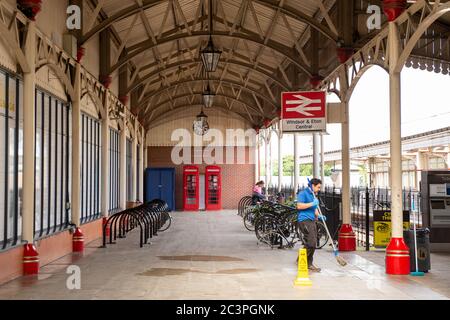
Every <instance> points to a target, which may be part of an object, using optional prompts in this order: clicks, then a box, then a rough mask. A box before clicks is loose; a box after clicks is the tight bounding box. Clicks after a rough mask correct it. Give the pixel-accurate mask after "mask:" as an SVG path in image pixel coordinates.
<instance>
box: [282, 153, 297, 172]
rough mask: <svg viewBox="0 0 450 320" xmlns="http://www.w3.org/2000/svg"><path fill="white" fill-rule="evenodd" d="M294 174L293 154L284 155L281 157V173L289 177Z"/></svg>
mask: <svg viewBox="0 0 450 320" xmlns="http://www.w3.org/2000/svg"><path fill="white" fill-rule="evenodd" d="M293 174H294V156H291V155H289V156H285V157H284V158H283V175H284V176H285V177H290V176H292V175H293Z"/></svg>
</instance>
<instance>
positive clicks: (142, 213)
mask: <svg viewBox="0 0 450 320" xmlns="http://www.w3.org/2000/svg"><path fill="white" fill-rule="evenodd" d="M169 211H170V210H169V206H168V205H167V203H166V202H164V201H162V200H159V199H158V200H152V201H150V202H148V203H145V204H143V205H140V206H138V207H135V208H131V209H127V210H125V211H121V212H118V213H115V214H113V215H111V216H110V217H109V218H108V220H107V222H106V223H105V225H104V226H103V248H106V243H107V234H106V231H107V229H108V227H109V228H110V232H109V244H116V241H117V238H119V239H123V238H126V236H127V234H128V233H130V232H132V231H133V230H134V229H137V228H139V235H140V236H139V245H140V247H141V248H142V247H143V246H144V244H148V240H149V239H151V238H153V237H155V236H157V235H158V231H159V230H160V229H161V228H162V227H163V226H164V224H165V223H166V222H167V219H169Z"/></svg>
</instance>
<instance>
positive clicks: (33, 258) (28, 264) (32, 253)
mask: <svg viewBox="0 0 450 320" xmlns="http://www.w3.org/2000/svg"><path fill="white" fill-rule="evenodd" d="M38 273H39V253H38V252H37V250H36V247H35V246H34V245H33V244H26V245H25V247H24V250H23V275H24V276H30V275H37V274H38Z"/></svg>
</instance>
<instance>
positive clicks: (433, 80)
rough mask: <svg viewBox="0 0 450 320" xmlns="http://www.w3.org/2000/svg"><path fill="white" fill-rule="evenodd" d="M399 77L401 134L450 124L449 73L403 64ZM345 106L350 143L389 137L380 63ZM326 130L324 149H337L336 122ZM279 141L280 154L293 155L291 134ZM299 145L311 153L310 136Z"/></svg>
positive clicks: (386, 85)
mask: <svg viewBox="0 0 450 320" xmlns="http://www.w3.org/2000/svg"><path fill="white" fill-rule="evenodd" d="M401 77H402V136H403V137H405V136H410V135H414V134H418V133H422V132H426V131H431V130H435V129H440V128H444V127H448V126H450V75H442V74H437V73H434V72H429V71H426V70H425V71H422V70H416V69H412V68H404V69H403V71H402V74H401ZM330 99H332V98H331V97H330ZM349 108H350V146H351V147H357V146H361V145H366V144H371V143H375V142H381V141H386V140H389V76H388V74H387V73H386V71H384V70H383V69H382V68H380V67H372V68H370V69H369V70H368V71H367V72H366V73H365V74H364V75H363V76H362V77H361V79H360V81H359V83H358V84H357V86H356V88H355V90H354V92H353V95H352V98H351V100H350V106H349ZM327 132H328V135H326V136H325V137H324V148H325V152H326V151H332V150H340V149H341V129H340V125H339V124H331V125H330V124H329V125H328V126H327ZM275 137H276V136H273V138H274V140H275V141H273V142H272V155H273V156H275V157H276V155H277V152H278V151H277V150H278V141H277V139H276V138H275ZM282 145H283V150H282V153H283V156H286V155H293V153H294V147H293V145H294V139H293V136H292V135H290V134H288V135H285V137H284V138H283V144H282ZM300 146H301V147H300V155H309V154H312V138H311V136H310V135H309V136H302V137H301V138H300ZM262 154H263V153H262Z"/></svg>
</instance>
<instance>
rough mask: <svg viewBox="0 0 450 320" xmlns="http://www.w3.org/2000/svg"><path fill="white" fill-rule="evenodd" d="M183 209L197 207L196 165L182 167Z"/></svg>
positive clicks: (197, 173)
mask: <svg viewBox="0 0 450 320" xmlns="http://www.w3.org/2000/svg"><path fill="white" fill-rule="evenodd" d="M183 209H184V210H185V211H197V210H198V209H199V169H198V167H196V166H185V167H184V168H183Z"/></svg>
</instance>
